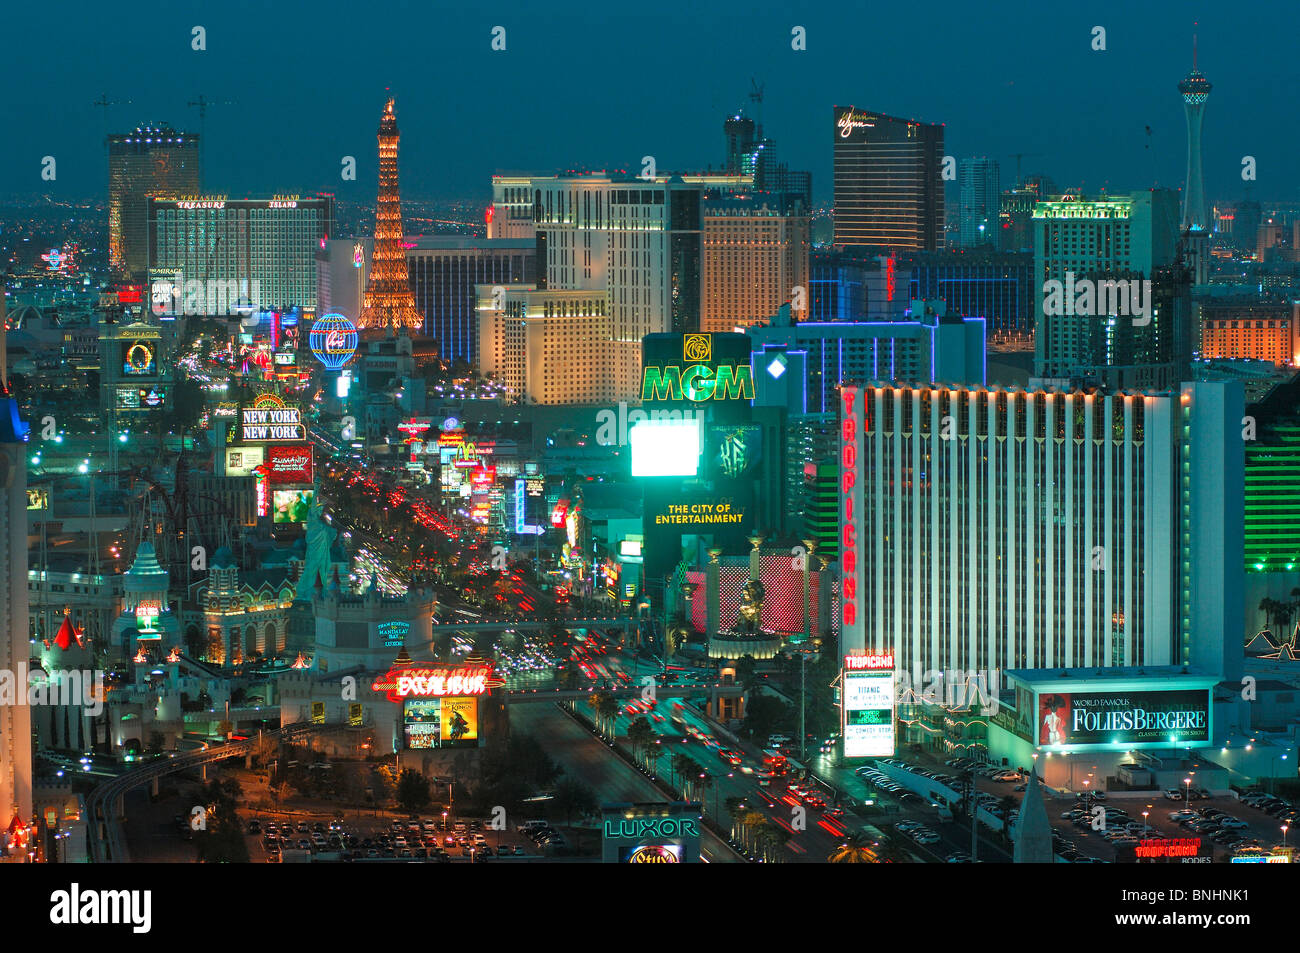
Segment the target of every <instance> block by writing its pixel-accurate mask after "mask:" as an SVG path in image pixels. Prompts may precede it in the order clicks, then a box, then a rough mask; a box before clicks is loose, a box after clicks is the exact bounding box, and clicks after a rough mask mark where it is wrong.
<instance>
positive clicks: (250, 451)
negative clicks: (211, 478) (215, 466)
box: [226, 447, 266, 476]
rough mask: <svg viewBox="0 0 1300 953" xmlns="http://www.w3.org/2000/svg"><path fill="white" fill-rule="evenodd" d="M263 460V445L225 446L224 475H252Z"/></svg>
mask: <svg viewBox="0 0 1300 953" xmlns="http://www.w3.org/2000/svg"><path fill="white" fill-rule="evenodd" d="M265 462H266V448H265V447H227V448H226V476H252V475H253V471H254V470H256V469H257V468H258V467H260V466H261V465H262V464H263V463H265Z"/></svg>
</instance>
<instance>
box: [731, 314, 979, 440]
mask: <svg viewBox="0 0 1300 953" xmlns="http://www.w3.org/2000/svg"><path fill="white" fill-rule="evenodd" d="M745 333H746V334H747V335H748V336H749V340H750V347H751V348H752V349H753V356H752V359H751V363H752V364H753V368H754V381H755V386H756V397H755V401H754V405H755V406H771V405H778V406H782V407H785V408H786V411H787V412H788V413H789V414H791V415H792V416H794V415H802V414H822V413H834V412H835V409H836V407H837V406H838V400H839V398H838V396H837V395H838V393H839V388H840V385H841V384H842V383H843V382H844V381H855V380H856V381H890V382H898V383H905V384H929V383H932V382H935V381H942V382H943V383H946V384H955V385H962V386H979V385H981V384H983V383H984V380H985V363H984V344H985V342H984V319H983V318H963V317H962V316H961V315H959V314H957V313H955V312H949V311H948V310H947V308H946V306H945V305H944V303H943V302H942V301H935V302H922V301H914V302H912V317H911V319H910V320H900V321H855V322H844V321H837V322H833V323H829V324H820V323H817V322H812V321H805V322H803V323H802V324H795V323H792V322H791V320H790V306H789V305H782V306H781V309H780V311H778V313H777V314H776V316H775V317H774V318H773V319H772V321H771V323H770V324H769V325H764V326H761V327H750V328H747V329H746V330H745Z"/></svg>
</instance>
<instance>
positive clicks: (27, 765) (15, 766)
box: [0, 286, 35, 854]
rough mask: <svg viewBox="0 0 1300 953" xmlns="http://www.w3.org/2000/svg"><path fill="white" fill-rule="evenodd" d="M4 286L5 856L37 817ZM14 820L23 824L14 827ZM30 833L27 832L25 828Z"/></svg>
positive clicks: (1, 736)
mask: <svg viewBox="0 0 1300 953" xmlns="http://www.w3.org/2000/svg"><path fill="white" fill-rule="evenodd" d="M5 318H6V315H5V301H4V287H3V286H0V539H3V540H4V542H3V545H0V620H3V623H4V629H3V632H0V671H3V672H5V673H7V674H8V675H9V676H10V677H11V678H12V679H13V680H14V683H15V685H14V686H11V687H12V688H15V690H16V691H18V692H21V693H23V696H24V697H23V698H20V699H18V700H17V703H16V704H15V703H14V699H12V698H11V699H9V702H8V703H6V704H3V705H0V854H4V853H7V843H6V842H7V841H8V840H9V839H10V836H11V833H10V831H11V828H13V829H14V830H15V831H16V830H17V827H18V826H21V827H23V828H26V827H28V826H29V825H31V824H33V823H35V819H34V818H33V816H32V710H31V708H29V707H28V706H27V705H26V704H25V701H26V697H25V695H26V691H27V683H26V680H25V679H23V680H20V673H23V672H26V671H27V670H28V666H29V664H30V662H31V657H32V647H31V642H30V638H31V635H30V633H31V630H30V628H29V620H28V614H27V438H28V435H29V431H30V428H29V427H28V425H27V424H25V423H24V422H23V421H22V420H21V419H20V418H19V416H18V401H17V400H16V399H15V398H14V397H13V396H12V395H11V394H10V392H9V381H8V371H7V368H8V357H7V353H6V346H5V332H6V330H7V329H8V323H7V321H6V320H5ZM14 821H17V822H18V824H17V825H15V824H14ZM24 833H25V831H24Z"/></svg>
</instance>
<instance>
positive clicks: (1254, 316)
mask: <svg viewBox="0 0 1300 953" xmlns="http://www.w3.org/2000/svg"><path fill="white" fill-rule="evenodd" d="M1200 310H1201V347H1200V353H1201V358H1202V360H1238V359H1246V360H1252V361H1271V362H1272V363H1274V364H1279V365H1281V364H1286V365H1290V366H1292V367H1295V366H1300V303H1298V302H1292V301H1290V300H1287V299H1282V300H1275V301H1266V300H1262V299H1260V298H1258V297H1254V296H1251V297H1247V298H1228V299H1223V298H1210V299H1207V300H1205V301H1202V302H1201V309H1200Z"/></svg>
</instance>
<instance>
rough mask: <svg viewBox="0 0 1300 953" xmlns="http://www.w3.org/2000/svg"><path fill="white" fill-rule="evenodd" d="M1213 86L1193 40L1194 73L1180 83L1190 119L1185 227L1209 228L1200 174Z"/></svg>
mask: <svg viewBox="0 0 1300 953" xmlns="http://www.w3.org/2000/svg"><path fill="white" fill-rule="evenodd" d="M1213 88H1214V87H1213V86H1212V85H1211V84H1210V81H1209V80H1208V79H1206V78H1205V76H1204V74H1203V73H1201V71H1200V70H1198V69H1197V68H1196V40H1195V39H1194V38H1193V40H1192V71H1191V72H1190V73H1188V74H1187V76H1186V77H1185V78H1184V79H1183V81H1182V82H1181V83H1179V84H1178V92H1179V93H1181V94H1182V97H1183V112H1184V113H1185V114H1186V116H1187V194H1186V196H1185V197H1184V200H1183V228H1185V229H1187V228H1195V229H1200V230H1201V231H1209V229H1210V225H1211V222H1210V206H1209V203H1207V202H1206V201H1205V177H1204V175H1203V174H1202V172H1201V125H1202V124H1203V123H1204V122H1205V103H1206V101H1207V100H1208V99H1209V98H1210V90H1211V89H1213Z"/></svg>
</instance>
